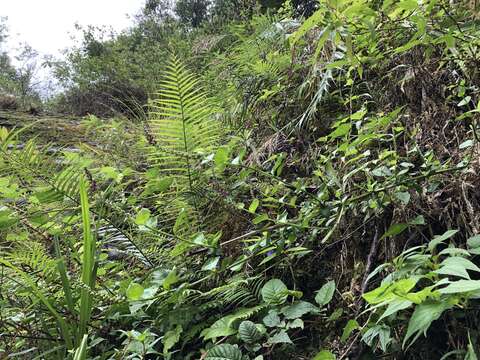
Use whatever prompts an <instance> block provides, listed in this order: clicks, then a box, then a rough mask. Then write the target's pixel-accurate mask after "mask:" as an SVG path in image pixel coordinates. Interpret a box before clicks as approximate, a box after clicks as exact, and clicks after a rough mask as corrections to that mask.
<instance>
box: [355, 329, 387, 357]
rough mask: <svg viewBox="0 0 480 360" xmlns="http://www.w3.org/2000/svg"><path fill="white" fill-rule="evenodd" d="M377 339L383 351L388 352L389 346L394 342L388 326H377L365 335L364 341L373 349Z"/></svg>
mask: <svg viewBox="0 0 480 360" xmlns="http://www.w3.org/2000/svg"><path fill="white" fill-rule="evenodd" d="M376 338H378V342H379V344H380V348H381V349H382V351H383V352H386V351H387V346H388V344H389V343H390V342H391V341H392V338H391V337H390V328H389V327H388V326H386V325H375V326H374V327H371V328H370V329H368V330H367V331H366V332H365V334H363V337H362V341H364V342H365V344H367V345H368V346H370V347H372V348H373V347H374V341H375V339H376Z"/></svg>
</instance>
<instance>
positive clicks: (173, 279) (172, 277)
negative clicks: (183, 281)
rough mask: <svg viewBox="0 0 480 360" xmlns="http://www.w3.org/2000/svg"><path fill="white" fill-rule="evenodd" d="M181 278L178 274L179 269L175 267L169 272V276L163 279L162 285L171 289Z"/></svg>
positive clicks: (166, 288)
mask: <svg viewBox="0 0 480 360" xmlns="http://www.w3.org/2000/svg"><path fill="white" fill-rule="evenodd" d="M179 280H180V278H179V277H178V276H177V271H176V270H175V269H173V270H172V271H170V272H169V273H168V275H167V277H166V278H165V279H164V280H163V284H162V286H163V288H164V289H165V290H170V288H171V287H172V285H174V284H176V283H177V282H178V281H179Z"/></svg>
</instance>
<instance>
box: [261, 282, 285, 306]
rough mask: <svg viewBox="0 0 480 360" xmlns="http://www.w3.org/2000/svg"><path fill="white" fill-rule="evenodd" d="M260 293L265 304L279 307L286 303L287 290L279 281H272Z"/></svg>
mask: <svg viewBox="0 0 480 360" xmlns="http://www.w3.org/2000/svg"><path fill="white" fill-rule="evenodd" d="M261 293H262V299H263V301H265V302H266V303H269V304H275V305H281V304H283V303H284V302H285V301H287V297H288V288H287V287H286V286H285V284H284V283H283V282H282V281H281V280H279V279H272V280H269V281H268V282H267V283H266V284H265V285H264V286H263V288H262V291H261Z"/></svg>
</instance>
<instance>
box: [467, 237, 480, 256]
mask: <svg viewBox="0 0 480 360" xmlns="http://www.w3.org/2000/svg"><path fill="white" fill-rule="evenodd" d="M467 245H468V248H469V251H470V253H472V254H475V255H480V235H475V236H472V237H471V238H469V239H468V240H467Z"/></svg>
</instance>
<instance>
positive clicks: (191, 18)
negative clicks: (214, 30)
mask: <svg viewBox="0 0 480 360" xmlns="http://www.w3.org/2000/svg"><path fill="white" fill-rule="evenodd" d="M210 4H211V2H210V1H209V0H178V1H177V3H176V5H175V13H176V14H177V15H178V17H179V18H180V21H181V22H182V23H184V24H187V25H189V26H191V27H193V28H196V27H199V26H200V25H201V24H202V23H203V22H204V21H205V20H206V19H207V15H208V9H209V6H210Z"/></svg>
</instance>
